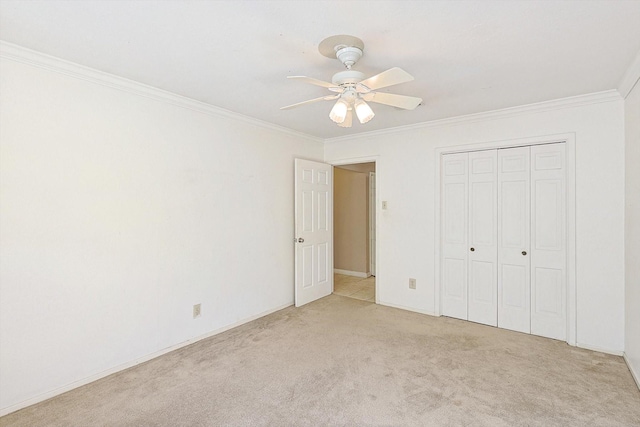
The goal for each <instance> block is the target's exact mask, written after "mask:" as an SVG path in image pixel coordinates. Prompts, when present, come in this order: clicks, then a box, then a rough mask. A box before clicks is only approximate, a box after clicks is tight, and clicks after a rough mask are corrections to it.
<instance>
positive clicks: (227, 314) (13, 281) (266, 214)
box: [0, 59, 323, 413]
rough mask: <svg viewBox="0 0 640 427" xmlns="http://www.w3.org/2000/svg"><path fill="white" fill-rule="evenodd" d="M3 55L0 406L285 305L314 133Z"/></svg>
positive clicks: (318, 154) (317, 155)
mask: <svg viewBox="0 0 640 427" xmlns="http://www.w3.org/2000/svg"><path fill="white" fill-rule="evenodd" d="M0 66H1V67H2V68H1V73H0V78H1V83H0V84H1V86H0V92H1V93H2V96H0V114H1V116H0V120H1V123H2V126H0V141H1V142H0V143H1V145H0V161H1V164H0V170H1V176H0V196H1V203H2V211H1V216H0V231H1V235H0V236H1V238H0V259H1V264H0V378H1V380H0V413H6V412H8V411H10V410H14V409H17V408H19V407H20V406H22V405H23V404H24V403H25V402H26V403H33V402H34V401H36V400H38V398H42V397H46V396H49V395H51V394H55V391H56V390H58V391H60V390H64V388H65V387H66V386H69V385H70V384H74V383H75V384H79V383H81V382H82V381H83V380H84V379H87V378H95V376H97V375H99V374H100V373H101V372H105V371H108V370H110V369H114V368H116V367H119V366H120V367H121V366H124V365H127V364H131V363H134V362H135V361H136V360H138V359H140V358H144V357H145V356H148V355H150V354H154V353H157V352H159V351H161V350H163V349H166V348H168V347H171V346H174V345H177V344H179V343H183V342H185V341H187V340H190V339H193V338H195V337H199V336H202V335H203V334H207V333H210V332H211V331H215V330H217V329H220V328H223V327H225V326H228V325H232V324H234V323H236V322H239V321H242V320H246V319H248V318H251V317H254V316H256V315H259V314H262V313H265V312H268V311H271V310H274V309H277V308H281V307H283V306H286V305H290V304H292V302H293V290H294V286H293V271H294V269H293V245H292V243H291V242H292V239H293V159H294V157H304V158H309V159H316V160H319V159H322V156H323V147H322V144H321V143H320V142H317V141H313V140H311V139H308V138H304V137H302V136H298V135H295V134H293V133H288V132H284V131H278V130H277V129H272V128H268V127H265V126H260V125H257V124H251V123H248V121H247V120H240V119H238V120H234V119H233V118H229V117H225V116H224V115H216V114H206V113H203V112H197V111H194V110H191V109H188V108H183V107H181V106H177V105H174V104H171V103H169V102H163V101H159V100H154V99H151V98H148V97H143V96H139V95H135V94H132V93H130V92H127V91H124V90H119V89H115V88H111V87H107V86H103V85H99V84H95V83H92V82H88V81H84V80H80V79H77V78H73V77H69V76H67V75H63V74H60V73H57V72H52V71H47V70H45V69H42V68H37V67H34V66H30V65H25V64H23V63H20V62H15V61H13V60H7V59H2V62H1V63H0ZM196 303H201V304H202V317H201V318H199V319H195V320H194V319H193V318H192V305H193V304H196ZM21 402H22V403H21Z"/></svg>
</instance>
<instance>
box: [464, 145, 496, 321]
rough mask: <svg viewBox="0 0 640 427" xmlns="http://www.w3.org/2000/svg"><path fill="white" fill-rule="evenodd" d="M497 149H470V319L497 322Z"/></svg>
mask: <svg viewBox="0 0 640 427" xmlns="http://www.w3.org/2000/svg"><path fill="white" fill-rule="evenodd" d="M497 159H498V158H497V150H487V151H475V152H471V153H469V214H468V215H469V238H468V246H469V248H468V250H469V255H468V256H469V263H468V269H469V278H468V306H467V307H468V308H467V310H468V320H471V321H472V322H478V323H483V324H485V325H491V326H496V325H497V322H498V315H497V299H498V298H497V297H498V283H497V272H498V245H497V238H498V231H497V224H498V221H497V219H498V215H497V204H498V201H497V177H498V167H497V166H498V161H497Z"/></svg>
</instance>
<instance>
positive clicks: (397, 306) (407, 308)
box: [376, 300, 438, 317]
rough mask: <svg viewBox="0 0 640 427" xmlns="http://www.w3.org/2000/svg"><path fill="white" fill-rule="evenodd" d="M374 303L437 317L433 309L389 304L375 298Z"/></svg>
mask: <svg viewBox="0 0 640 427" xmlns="http://www.w3.org/2000/svg"><path fill="white" fill-rule="evenodd" d="M376 304H379V305H384V306H387V307H392V308H399V309H400V310H406V311H413V312H414V313H420V314H426V315H429V316H436V317H438V315H437V314H435V313H434V312H433V311H429V310H423V309H421V308H414V307H406V306H404V305H399V304H391V303H390V302H384V301H379V300H376Z"/></svg>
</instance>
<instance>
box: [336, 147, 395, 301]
mask: <svg viewBox="0 0 640 427" xmlns="http://www.w3.org/2000/svg"><path fill="white" fill-rule="evenodd" d="M379 160H380V156H365V157H352V158H348V159H340V160H333V161H329V162H327V163H328V164H330V165H332V166H340V165H355V164H358V163H375V164H376V208H377V207H378V206H380V185H379V184H380V178H379V176H378V175H379V173H378V165H379ZM367 190H368V189H367ZM379 224H380V209H376V280H375V283H376V304H380V277H381V276H382V275H381V273H380V262H379V261H380V255H379V254H380V245H379V243H378V239H377V236H379V235H380V229H379ZM331 257H332V259H333V252H332V253H331Z"/></svg>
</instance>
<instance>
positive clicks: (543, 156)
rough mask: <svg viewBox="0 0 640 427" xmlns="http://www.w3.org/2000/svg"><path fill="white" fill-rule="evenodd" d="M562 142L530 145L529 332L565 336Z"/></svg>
mask: <svg viewBox="0 0 640 427" xmlns="http://www.w3.org/2000/svg"><path fill="white" fill-rule="evenodd" d="M565 163H566V155H565V144H562V143H558V144H547V145H536V146H532V147H531V217H532V218H531V226H532V230H531V333H532V334H535V335H540V336H543V337H549V338H555V339H559V340H566V336H567V313H566V307H567V299H566V298H567V279H566V277H567V271H566V268H567V267H566V266H567V237H566V223H567V221H566V216H567V213H566V209H567V208H566V178H565V175H566V164H565Z"/></svg>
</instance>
